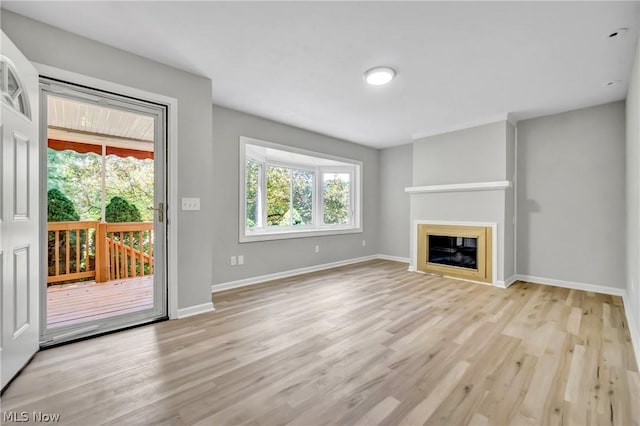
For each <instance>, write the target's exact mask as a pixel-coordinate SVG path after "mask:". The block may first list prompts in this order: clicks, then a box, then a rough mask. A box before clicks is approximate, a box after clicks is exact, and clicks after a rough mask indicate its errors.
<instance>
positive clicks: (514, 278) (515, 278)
mask: <svg viewBox="0 0 640 426" xmlns="http://www.w3.org/2000/svg"><path fill="white" fill-rule="evenodd" d="M516 281H518V276H517V275H512V276H510V277H509V278H508V279H506V280H504V281H500V280H498V281H497V282H496V287H500V288H509V287H510V286H511V284H513V283H515V282H516Z"/></svg>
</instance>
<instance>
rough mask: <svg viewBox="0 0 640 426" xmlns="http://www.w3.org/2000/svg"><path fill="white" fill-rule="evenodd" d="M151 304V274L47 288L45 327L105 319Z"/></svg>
mask: <svg viewBox="0 0 640 426" xmlns="http://www.w3.org/2000/svg"><path fill="white" fill-rule="evenodd" d="M151 307H153V275H147V276H144V277H138V278H127V279H121V280H114V281H108V282H105V283H96V282H95V281H85V282H81V283H74V284H62V285H53V286H49V287H48V288H47V324H48V327H49V328H54V327H61V326H65V325H71V324H77V323H81V322H86V321H91V320H96V319H101V318H108V317H111V316H114V315H122V314H126V313H130V312H136V311H140V310H143V309H149V308H151Z"/></svg>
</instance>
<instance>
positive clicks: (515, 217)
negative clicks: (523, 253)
mask: <svg viewBox="0 0 640 426" xmlns="http://www.w3.org/2000/svg"><path fill="white" fill-rule="evenodd" d="M513 130H514V132H515V134H514V141H513V143H514V147H513V156H514V158H513V161H514V163H513V177H512V179H513V218H512V219H511V222H513V224H512V226H513V272H514V273H516V275H517V272H518V126H516V125H515V124H513ZM505 201H506V197H505ZM505 222H506V221H505Z"/></svg>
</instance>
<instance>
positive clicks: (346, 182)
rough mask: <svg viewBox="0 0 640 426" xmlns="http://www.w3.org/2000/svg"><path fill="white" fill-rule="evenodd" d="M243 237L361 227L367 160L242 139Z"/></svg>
mask: <svg viewBox="0 0 640 426" xmlns="http://www.w3.org/2000/svg"><path fill="white" fill-rule="evenodd" d="M241 153H242V155H241V157H242V158H241V182H242V185H241V187H242V189H243V191H241V192H242V194H241V214H242V215H243V216H244V217H243V218H241V231H240V240H241V241H251V240H265V239H277V238H294V237H300V236H310V235H318V234H331V233H343V232H359V231H360V230H361V229H360V200H359V195H360V188H359V185H358V182H359V180H360V176H359V174H360V169H361V165H360V163H359V162H356V161H354V160H346V159H337V158H335V157H331V156H327V155H322V154H317V153H310V152H307V151H302V150H297V149H292V148H288V147H285V146H282V145H276V144H272V143H268V142H263V141H256V140H254V139H248V138H242V139H241Z"/></svg>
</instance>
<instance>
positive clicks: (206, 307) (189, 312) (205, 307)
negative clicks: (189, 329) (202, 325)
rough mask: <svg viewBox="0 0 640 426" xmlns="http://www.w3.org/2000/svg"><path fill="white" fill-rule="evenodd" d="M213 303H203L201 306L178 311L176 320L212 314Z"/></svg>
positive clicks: (213, 309)
mask: <svg viewBox="0 0 640 426" xmlns="http://www.w3.org/2000/svg"><path fill="white" fill-rule="evenodd" d="M213 311H215V308H214V307H213V302H208V303H203V304H201V305H195V306H189V307H188V308H180V309H178V316H177V318H178V319H182V318H187V317H192V316H194V315H199V314H204V313H207V312H213Z"/></svg>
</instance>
